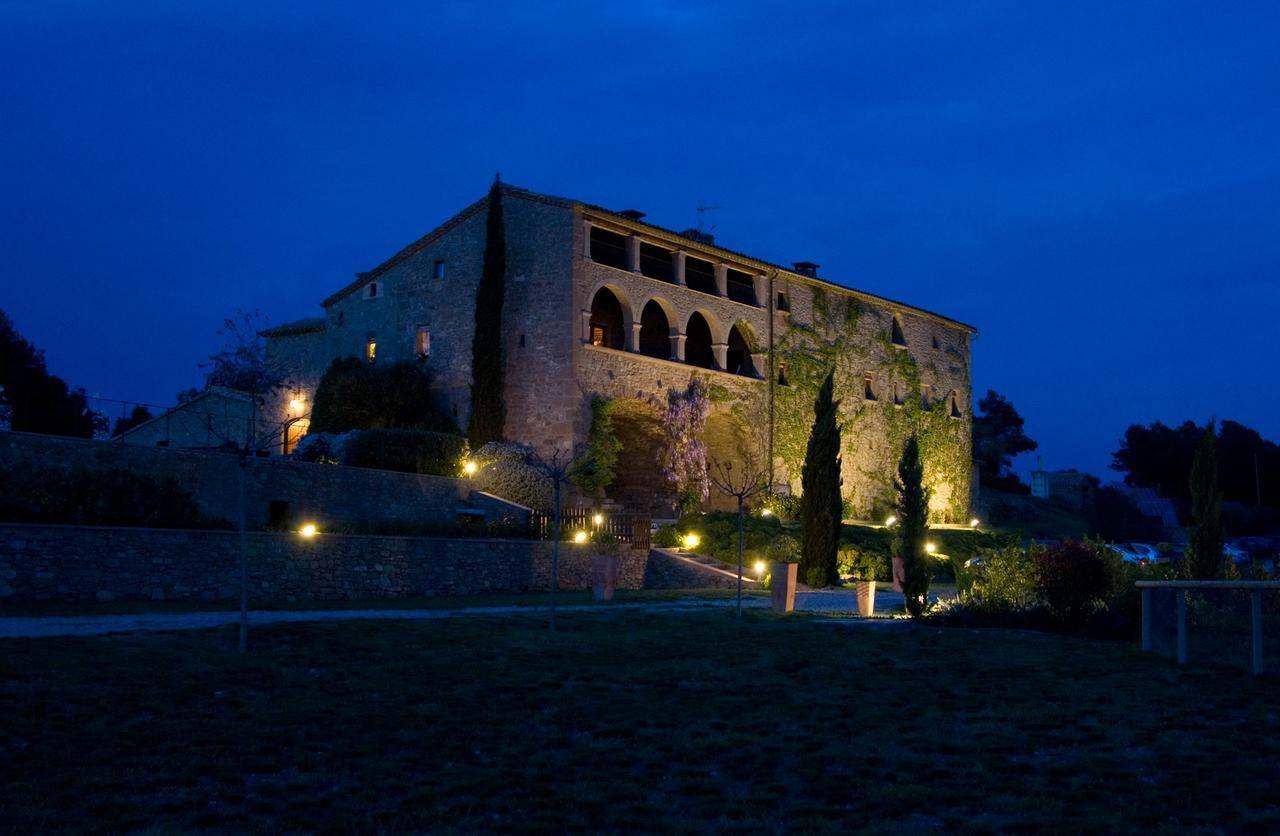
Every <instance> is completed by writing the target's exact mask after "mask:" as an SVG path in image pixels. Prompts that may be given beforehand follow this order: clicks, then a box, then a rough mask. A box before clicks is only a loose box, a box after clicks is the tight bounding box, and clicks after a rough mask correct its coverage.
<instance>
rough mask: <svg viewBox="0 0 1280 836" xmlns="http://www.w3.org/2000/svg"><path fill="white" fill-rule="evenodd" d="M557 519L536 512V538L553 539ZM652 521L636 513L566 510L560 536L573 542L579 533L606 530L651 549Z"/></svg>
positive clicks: (531, 520) (531, 522)
mask: <svg viewBox="0 0 1280 836" xmlns="http://www.w3.org/2000/svg"><path fill="white" fill-rule="evenodd" d="M554 518H555V515H554V514H548V513H545V512H542V511H534V512H532V513H531V514H530V515H529V526H530V529H531V532H532V534H533V536H534V537H536V538H538V539H539V540H550V539H551V536H552V533H553V531H554V526H553V525H552V523H553V521H554ZM651 522H652V521H651V518H650V517H649V515H648V514H640V513H636V512H633V511H623V512H612V513H611V512H608V511H601V510H599V509H595V508H564V509H561V511H560V536H561V537H563V538H565V539H569V540H571V539H573V537H574V535H575V534H576V533H577V532H579V531H582V532H586V533H587V534H588V535H590V534H592V533H594V532H597V531H603V532H604V533H605V534H608V535H610V536H612V537H613V538H614V539H616V540H617V541H619V542H622V543H630V544H631V546H632V548H635V549H645V550H647V549H648V548H649V528H650V525H651Z"/></svg>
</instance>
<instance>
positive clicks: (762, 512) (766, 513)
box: [760, 508, 773, 517]
mask: <svg viewBox="0 0 1280 836" xmlns="http://www.w3.org/2000/svg"><path fill="white" fill-rule="evenodd" d="M760 516H762V517H772V516H773V512H772V511H770V510H769V509H768V508H761V509H760Z"/></svg>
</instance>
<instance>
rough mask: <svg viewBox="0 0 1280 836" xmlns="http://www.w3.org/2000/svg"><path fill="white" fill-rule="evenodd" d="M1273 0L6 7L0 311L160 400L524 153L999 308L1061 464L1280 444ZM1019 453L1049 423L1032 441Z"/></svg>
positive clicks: (809, 256)
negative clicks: (1131, 430)
mask: <svg viewBox="0 0 1280 836" xmlns="http://www.w3.org/2000/svg"><path fill="white" fill-rule="evenodd" d="M1278 43H1280V3H1275V2H1261V3H1235V2H1233V3H1212V2H1204V3H1190V2H1159V3H1123V2H1114V0H1108V2H1098V3H1092V2H1081V0H1072V2H1065V3H1026V2H1008V3H1001V2H974V3H962V2H940V3H905V2H893V3H880V4H872V3H847V2H841V3H830V4H810V3H798V2H791V3H785V4H776V5H774V4H763V3H750V2H724V3H680V2H631V3H617V4H613V3H606V2H597V3H534V2H524V3H512V4H510V5H503V4H492V5H490V4H480V3H456V4H448V3H438V4H437V3H412V4H405V5H403V6H400V7H393V6H392V5H390V4H368V3H349V4H323V3H310V4H296V5H288V6H285V5H276V4H272V3H263V2H253V3H244V4H233V3H202V4H197V3H185V4H184V3H172V2H166V3H146V2H129V3H112V2H76V3H71V2H66V3H64V2H56V0H39V1H38V2H12V0H9V1H8V2H4V3H2V4H0V56H3V57H2V58H0V62H2V66H3V72H0V194H2V198H0V242H3V266H2V267H0V271H2V272H0V282H2V285H3V291H2V293H0V307H3V308H4V309H5V310H7V311H8V313H9V314H10V316H12V318H13V319H14V320H15V322H16V324H17V327H18V329H19V331H21V332H22V333H23V334H24V335H25V336H27V337H28V338H29V339H31V340H32V341H33V342H35V343H36V344H37V345H39V346H42V347H44V348H45V349H46V352H47V359H48V362H49V366H50V368H51V370H52V371H53V372H54V373H55V374H58V375H60V376H62V377H64V378H65V379H67V380H68V381H69V382H70V383H72V384H73V385H82V386H84V387H85V388H86V389H87V390H88V391H89V392H90V393H91V394H100V395H103V396H106V397H111V398H119V399H127V400H137V401H145V402H148V403H153V404H169V403H172V401H173V397H174V394H175V393H176V392H177V391H178V390H179V389H182V388H185V387H189V386H192V385H195V384H196V383H197V382H198V380H199V371H198V368H197V366H198V364H199V363H200V362H201V360H202V359H204V358H205V357H207V355H209V354H210V353H211V352H212V351H213V350H214V349H215V348H216V346H217V345H218V342H219V339H218V336H217V333H216V332H217V330H218V328H219V326H220V323H221V320H222V318H223V317H224V316H227V315H229V314H232V313H233V312H235V310H236V309H237V308H246V309H253V308H258V309H261V310H262V312H263V313H264V314H266V315H267V316H268V317H269V318H270V320H271V321H272V322H275V323H279V322H285V321H288V320H291V319H296V318H299V317H303V316H311V315H316V314H318V313H319V310H320V309H319V307H318V303H319V301H320V300H321V299H323V298H324V297H325V296H327V295H328V294H329V293H331V292H332V291H334V290H336V289H338V288H339V287H342V286H343V285H345V284H346V283H347V282H348V281H349V280H350V279H351V277H352V274H353V273H354V272H355V271H358V270H367V269H369V268H371V267H373V266H374V265H376V264H377V263H379V262H380V261H381V260H383V259H384V258H386V257H387V256H389V255H391V254H392V253H393V252H395V251H396V250H397V249H399V248H400V247H402V246H403V245H405V244H407V243H409V242H410V241H412V240H414V239H415V238H417V237H419V236H420V235H422V234H423V233H424V232H426V231H428V230H429V229H431V228H432V227H434V226H436V225H437V224H439V223H440V222H442V221H443V220H445V219H446V218H448V217H449V216H450V215H451V214H453V213H454V212H456V211H458V210H459V209H461V208H462V207H463V206H465V205H466V204H468V203H470V202H472V201H474V200H476V199H477V198H479V197H481V196H482V195H483V194H484V192H485V190H486V189H487V187H488V185H489V182H490V181H491V180H492V178H493V175H494V172H495V171H501V173H502V177H503V179H504V180H505V181H507V182H509V183H512V184H515V185H518V186H522V187H525V188H529V189H533V190H536V191H543V192H548V193H551V194H556V195H562V196H566V197H571V198H578V199H581V200H584V201H587V202H591V203H597V204H600V205H603V206H606V207H611V208H614V209H624V208H636V209H640V210H642V211H644V212H646V213H648V220H650V221H652V222H654V223H657V224H659V225H662V226H667V227H672V228H676V229H683V228H685V227H689V226H693V225H694V223H695V221H696V216H695V207H697V206H699V205H715V206H721V207H723V208H721V209H717V210H715V211H714V212H710V213H708V214H707V221H708V223H709V224H714V226H715V230H714V232H715V235H716V239H717V242H718V243H722V244H724V245H725V246H728V247H730V248H733V249H736V250H740V251H743V252H746V253H749V254H752V255H755V256H758V257H761V258H765V259H768V260H772V261H776V262H781V263H790V262H792V261H797V260H812V261H816V262H819V263H820V264H821V265H822V270H821V274H822V275H823V277H825V278H828V279H831V280H833V281H836V282H839V283H842V284H846V285H849V286H852V287H857V288H859V289H862V290H866V291H870V292H873V293H879V294H883V295H886V296H889V297H891V298H894V299H899V300H902V301H905V302H908V303H911V304H914V305H918V306H920V307H924V308H927V309H930V310H934V311H937V312H940V313H943V314H945V315H948V316H952V317H954V318H956V319H960V320H962V321H965V322H969V323H972V324H974V325H976V326H977V327H978V328H979V330H980V332H981V334H980V336H979V337H978V339H977V340H976V342H975V343H974V345H973V363H974V389H975V394H976V395H979V396H980V395H981V393H983V392H985V391H986V389H988V388H994V389H996V390H998V391H1000V392H1002V393H1004V394H1005V395H1007V396H1008V397H1009V398H1011V399H1012V401H1013V402H1014V403H1015V405H1016V406H1017V407H1018V408H1019V410H1021V412H1022V413H1023V415H1024V416H1025V417H1026V419H1027V431H1028V433H1029V434H1030V435H1031V436H1032V437H1033V438H1035V439H1037V440H1039V442H1040V444H1041V451H1040V452H1041V454H1042V455H1043V456H1044V461H1045V464H1046V465H1047V466H1049V467H1051V468H1065V467H1078V468H1081V469H1086V470H1091V471H1093V472H1096V473H1099V474H1101V475H1103V476H1104V477H1106V478H1110V475H1109V474H1108V471H1107V470H1106V465H1107V463H1108V462H1109V460H1110V454H1111V451H1112V450H1114V449H1115V447H1116V441H1117V439H1118V438H1119V437H1120V435H1121V434H1122V433H1123V431H1124V429H1125V427H1126V426H1127V425H1128V424H1130V423H1133V422H1142V423H1146V422H1149V421H1153V420H1163V421H1166V422H1180V421H1182V420H1183V419H1186V418H1194V419H1196V420H1197V421H1203V420H1205V419H1207V418H1209V417H1210V416H1213V415H1216V416H1218V417H1219V418H1231V419H1234V420H1238V421H1242V422H1244V423H1246V424H1249V425H1251V426H1254V427H1256V428H1257V429H1259V430H1260V431H1262V432H1263V433H1264V435H1266V436H1268V437H1269V438H1271V439H1273V440H1280V383H1278V381H1277V379H1276V378H1277V374H1276V371H1277V360H1278V359H1280V329H1278V328H1277V324H1276V321H1277V313H1278V312H1280V153H1278V152H1280V48H1278V47H1277V44H1278ZM1024 458H1025V461H1024V462H1023V463H1022V466H1021V467H1020V469H1021V470H1023V471H1024V472H1025V470H1026V469H1027V468H1028V467H1029V466H1030V465H1031V464H1032V462H1033V461H1034V457H1024Z"/></svg>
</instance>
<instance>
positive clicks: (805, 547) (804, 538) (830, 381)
mask: <svg viewBox="0 0 1280 836" xmlns="http://www.w3.org/2000/svg"><path fill="white" fill-rule="evenodd" d="M839 410H840V402H839V401H837V400H836V399H835V370H834V369H833V370H832V371H831V372H829V373H828V374H827V378H826V380H824V381H822V386H821V387H820V388H819V389H818V398H817V400H815V401H814V403H813V429H812V430H811V431H810V432H809V446H808V447H807V448H806V450H805V456H804V467H803V469H802V470H801V472H800V485H801V490H802V491H803V493H802V494H801V495H800V570H799V571H800V576H801V577H802V578H803V579H804V582H805V583H807V584H808V585H809V586H830V585H832V584H834V583H836V582H838V581H839V579H840V575H839V572H838V570H837V569H836V552H837V551H838V550H839V546H840V517H841V513H840V510H841V509H840V505H841V503H840V484H841V480H840V415H839Z"/></svg>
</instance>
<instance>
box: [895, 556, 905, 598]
mask: <svg viewBox="0 0 1280 836" xmlns="http://www.w3.org/2000/svg"><path fill="white" fill-rule="evenodd" d="M906 576H907V572H906V570H905V569H904V568H902V558H900V557H895V558H894V559H893V591H894V592H901V591H902V581H903V580H904V579H906Z"/></svg>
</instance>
